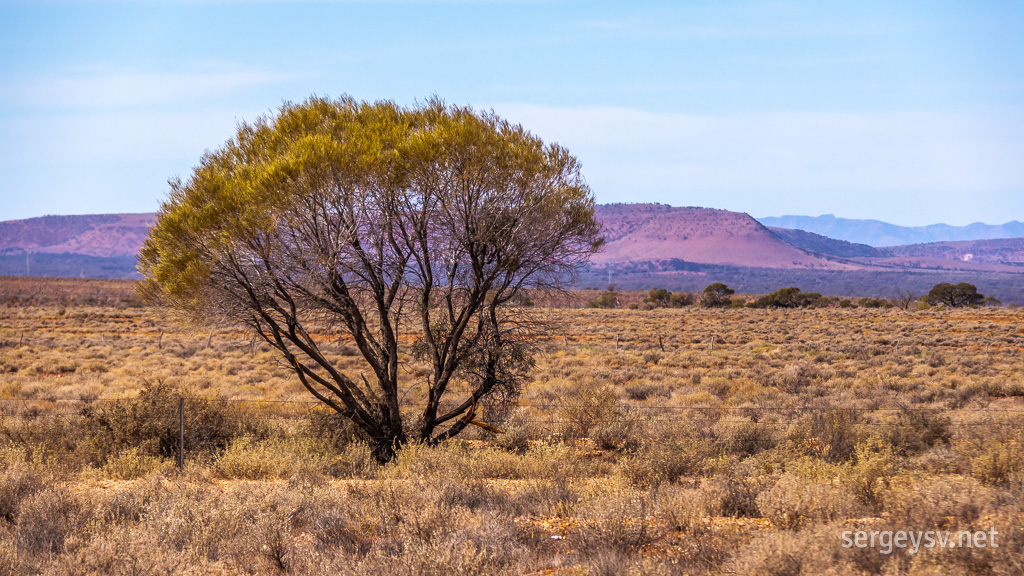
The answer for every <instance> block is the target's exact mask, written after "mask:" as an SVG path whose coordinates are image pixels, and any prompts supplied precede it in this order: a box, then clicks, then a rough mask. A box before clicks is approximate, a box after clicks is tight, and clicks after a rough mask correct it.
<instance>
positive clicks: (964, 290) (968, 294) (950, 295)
mask: <svg viewBox="0 0 1024 576" xmlns="http://www.w3.org/2000/svg"><path fill="white" fill-rule="evenodd" d="M984 299H985V297H984V296H983V295H981V294H978V288H977V287H976V286H975V285H974V284H968V283H967V282H961V283H959V284H956V285H953V284H950V283H949V282H942V283H940V284H936V285H935V286H934V287H933V288H932V289H931V290H930V291H929V292H928V295H927V296H926V297H925V298H924V300H925V302H927V303H928V304H931V305H932V306H934V305H936V304H943V305H945V306H949V307H950V308H959V307H961V306H969V305H972V304H979V303H981V302H982V301H983V300H984Z"/></svg>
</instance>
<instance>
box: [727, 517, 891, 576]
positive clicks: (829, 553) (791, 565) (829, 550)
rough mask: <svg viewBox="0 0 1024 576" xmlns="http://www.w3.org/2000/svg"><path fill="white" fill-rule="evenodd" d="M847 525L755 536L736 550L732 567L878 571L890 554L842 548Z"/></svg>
mask: <svg viewBox="0 0 1024 576" xmlns="http://www.w3.org/2000/svg"><path fill="white" fill-rule="evenodd" d="M849 529H850V527H849V526H848V525H846V524H839V523H836V524H827V525H821V526H813V527H810V528H807V529H805V530H801V531H799V532H788V531H787V532H770V533H767V534H763V535H759V536H756V537H755V538H754V539H753V540H751V541H750V542H749V543H747V544H746V545H744V546H743V547H742V548H740V550H739V551H737V553H736V555H735V557H734V559H733V562H732V566H733V567H734V569H735V572H736V573H737V574H746V575H749V576H832V575H834V576H839V575H845V574H879V573H881V570H882V568H883V566H885V564H886V562H887V561H891V556H885V555H883V554H879V553H878V550H877V549H870V548H866V549H859V548H843V547H842V546H841V543H842V540H841V536H840V535H841V534H842V533H843V532H844V531H846V530H849Z"/></svg>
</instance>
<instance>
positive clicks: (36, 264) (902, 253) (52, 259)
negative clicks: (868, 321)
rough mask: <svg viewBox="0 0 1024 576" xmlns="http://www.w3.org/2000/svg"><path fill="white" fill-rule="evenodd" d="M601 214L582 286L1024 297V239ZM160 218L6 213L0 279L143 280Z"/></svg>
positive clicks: (601, 210) (706, 214)
mask: <svg viewBox="0 0 1024 576" xmlns="http://www.w3.org/2000/svg"><path fill="white" fill-rule="evenodd" d="M596 215H597V218H598V220H599V221H600V222H601V223H602V228H603V235H604V237H605V239H606V242H605V246H604V249H603V251H602V252H600V253H598V254H596V255H595V256H594V258H593V260H592V262H591V264H590V265H589V266H588V267H587V268H586V269H584V270H581V271H580V272H581V273H580V276H579V278H578V281H579V284H578V285H579V286H605V285H607V284H610V283H614V284H616V285H617V286H619V287H621V288H631V289H645V290H646V289H650V288H655V287H662V288H667V289H670V290H688V291H699V290H702V289H703V288H704V286H707V285H708V284H710V283H712V282H726V283H727V284H729V286H730V287H732V288H734V289H736V290H737V291H740V292H750V293H763V292H765V291H772V290H777V289H778V288H780V287H785V286H798V287H800V288H802V289H805V290H813V291H818V292H821V293H823V294H826V295H837V296H873V297H890V296H894V295H896V293H897V292H898V291H901V290H911V291H916V292H918V293H924V292H927V290H928V289H930V288H931V286H934V285H935V284H936V283H938V282H971V283H973V284H976V285H977V286H978V288H979V290H980V291H981V292H982V293H983V294H986V295H994V296H996V297H997V298H999V299H1001V300H1002V301H1003V302H1007V303H1008V302H1018V303H1022V304H1024V238H1018V239H993V240H975V241H957V242H940V243H924V244H915V245H909V246H892V247H884V248H879V247H873V246H870V245H867V244H866V243H854V242H849V241H844V240H839V239H834V238H829V237H827V236H825V235H822V234H818V233H814V232H808V231H802V230H796V229H785V228H779V227H772V228H769V227H767V226H765V225H764V224H763V223H761V222H758V221H757V220H755V219H754V218H752V217H751V216H749V215H748V214H744V213H742V212H730V211H728V210H718V209H713V208H697V207H674V206H667V205H664V204H605V205H598V206H597V207H596ZM833 219H834V221H835V222H839V223H842V222H841V219H838V218H834V217H833ZM154 220H155V214H152V213H143V214H94V215H80V216H44V217H41V218H30V219H27V220H13V221H8V222H0V276H4V275H9V276H30V275H31V276H65V277H86V278H140V276H139V273H138V272H137V271H136V269H135V264H136V256H137V254H138V252H139V249H140V248H141V246H142V244H143V242H144V241H145V238H146V236H147V234H148V231H149V226H150V225H151V223H152V222H153V221H154ZM812 220H813V219H812ZM877 224H879V225H884V226H889V225H886V224H885V223H881V222H879V223H877ZM1013 224H1014V223H1010V224H1007V225H1004V226H1003V227H1002V229H1003V231H1004V232H1007V233H1008V232H1010V231H1012V230H1013V227H1012V225H1013ZM1018 224H1019V223H1018ZM979 226H984V225H979ZM893 228H899V227H893ZM925 228H926V229H934V228H935V227H925ZM947 228H952V227H947ZM989 228H994V227H989ZM989 232H990V233H991V230H989Z"/></svg>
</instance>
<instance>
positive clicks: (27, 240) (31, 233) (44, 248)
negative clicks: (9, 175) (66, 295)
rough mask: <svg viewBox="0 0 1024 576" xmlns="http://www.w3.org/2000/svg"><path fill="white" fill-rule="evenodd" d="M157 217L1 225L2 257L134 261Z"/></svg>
mask: <svg viewBox="0 0 1024 576" xmlns="http://www.w3.org/2000/svg"><path fill="white" fill-rule="evenodd" d="M154 218H155V214H151V213H146V214H90V215H82V216H43V217H41V218H29V219H27V220H9V221H7V222H0V255H8V256H10V255H18V254H24V253H26V252H28V253H36V254H79V255H84V256H95V257H100V258H112V257H131V258H134V257H135V255H136V254H138V253H139V249H140V248H141V247H142V242H143V241H144V240H145V239H146V235H147V234H148V233H149V226H150V224H152V222H153V220H154Z"/></svg>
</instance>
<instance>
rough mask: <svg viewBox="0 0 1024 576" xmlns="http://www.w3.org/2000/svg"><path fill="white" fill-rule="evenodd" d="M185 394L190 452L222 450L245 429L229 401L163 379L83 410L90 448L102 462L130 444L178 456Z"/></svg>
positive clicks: (143, 451) (142, 452) (147, 452)
mask: <svg viewBox="0 0 1024 576" xmlns="http://www.w3.org/2000/svg"><path fill="white" fill-rule="evenodd" d="M182 398H184V399H185V450H186V452H187V453H189V454H202V453H214V452H219V451H221V450H223V449H224V448H226V447H227V445H228V443H229V442H230V441H231V440H232V439H233V438H235V437H236V436H238V435H239V434H240V433H241V431H242V423H241V419H240V418H239V415H238V414H237V413H236V412H234V410H233V409H232V408H231V407H230V406H229V405H228V403H226V402H221V401H218V400H216V399H213V398H208V397H203V396H199V395H197V394H195V393H194V392H191V391H188V390H185V389H182V388H179V387H176V386H171V385H168V384H164V383H163V382H157V383H155V384H153V383H147V384H146V385H145V386H144V387H143V388H142V390H140V391H139V395H138V396H137V397H135V398H131V399H126V400H121V401H115V402H109V403H103V404H94V405H90V406H86V407H85V408H84V409H83V410H82V429H83V431H84V434H85V445H86V446H85V447H86V450H87V451H89V452H90V454H91V456H92V458H93V460H94V461H95V462H98V463H100V464H102V463H105V462H106V460H107V459H108V458H110V457H111V456H114V455H117V454H120V453H122V452H124V451H125V450H128V449H135V450H137V451H138V454H140V455H147V456H159V457H163V458H176V457H177V456H178V443H179V418H180V412H179V400H180V399H182Z"/></svg>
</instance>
